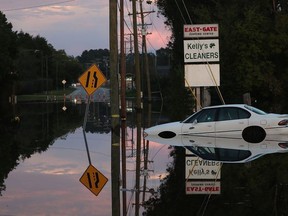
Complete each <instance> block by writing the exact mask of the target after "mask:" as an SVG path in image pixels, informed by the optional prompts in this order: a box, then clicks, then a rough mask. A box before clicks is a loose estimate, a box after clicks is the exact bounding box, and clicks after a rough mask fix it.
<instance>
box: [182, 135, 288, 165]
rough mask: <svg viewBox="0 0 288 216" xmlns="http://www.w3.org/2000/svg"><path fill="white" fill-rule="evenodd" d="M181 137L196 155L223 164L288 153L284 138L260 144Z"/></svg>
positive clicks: (237, 140)
mask: <svg viewBox="0 0 288 216" xmlns="http://www.w3.org/2000/svg"><path fill="white" fill-rule="evenodd" d="M181 137H182V138H181V139H182V143H183V145H184V146H185V147H186V148H187V149H188V150H189V151H191V152H192V153H194V154H195V155H197V156H199V157H201V158H202V159H205V160H213V161H220V162H223V163H246V162H250V161H252V160H255V159H257V158H259V157H261V156H264V155H266V154H273V153H288V138H287V137H283V136H279V137H274V138H276V139H275V140H274V139H271V140H269V139H265V140H263V141H261V142H259V143H248V142H246V141H245V140H243V139H233V138H207V137H197V136H181Z"/></svg>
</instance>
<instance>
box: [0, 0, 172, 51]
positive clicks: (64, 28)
mask: <svg viewBox="0 0 288 216" xmlns="http://www.w3.org/2000/svg"><path fill="white" fill-rule="evenodd" d="M124 6H125V21H126V23H127V26H128V27H127V26H126V29H125V34H127V38H126V41H127V43H128V41H129V36H128V34H129V33H131V31H130V30H132V29H133V28H132V16H131V15H130V16H129V15H128V14H129V13H130V14H131V13H132V10H131V1H129V0H124ZM138 6H139V5H138V3H137V7H138ZM0 8H1V11H2V12H3V13H4V14H5V15H6V17H7V19H8V22H11V23H12V25H13V30H14V31H21V30H22V31H23V32H25V33H29V34H31V35H33V36H36V35H40V36H41V37H44V38H46V39H47V41H48V43H50V44H52V46H53V47H54V48H55V49H57V50H59V49H64V50H65V51H66V53H67V54H68V55H72V56H78V55H81V53H82V52H83V51H84V50H89V49H104V48H108V49H109V1H107V0H97V1H91V0H42V1H34V0H21V1H17V0H1V2H0ZM137 11H139V9H137ZM143 11H155V12H154V13H150V14H149V15H147V16H145V23H147V24H149V25H147V26H148V33H149V34H148V36H147V40H148V42H147V46H148V51H149V52H155V50H157V49H159V48H161V47H166V44H167V41H168V40H169V37H170V31H169V29H167V27H165V24H164V18H163V17H162V16H161V15H160V14H159V13H158V9H157V7H156V5H155V3H154V2H152V4H147V3H146V1H143ZM118 15H119V14H118ZM150 33H151V34H150ZM128 44H129V43H128Z"/></svg>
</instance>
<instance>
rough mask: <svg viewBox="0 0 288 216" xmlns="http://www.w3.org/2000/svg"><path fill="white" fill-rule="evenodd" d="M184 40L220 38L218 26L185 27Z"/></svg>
mask: <svg viewBox="0 0 288 216" xmlns="http://www.w3.org/2000/svg"><path fill="white" fill-rule="evenodd" d="M183 30H184V38H204V37H206V38H207V37H218V36H219V28H218V24H200V25H184V29H183Z"/></svg>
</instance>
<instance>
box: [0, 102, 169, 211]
mask: <svg viewBox="0 0 288 216" xmlns="http://www.w3.org/2000/svg"><path fill="white" fill-rule="evenodd" d="M64 106H65V108H66V110H65V111H64V110H63V107H64ZM85 108H86V104H85V103H82V104H73V103H66V104H64V103H63V102H48V103H18V104H15V105H13V106H12V105H11V104H10V105H9V107H7V109H4V110H3V113H2V115H1V116H3V117H2V119H1V134H0V136H1V137H0V139H1V142H0V158H1V159H0V194H1V196H0V215H1V216H4V215H5V216H7V215H9V216H14V215H15V216H16V215H17V216H26V215H27V216H31V215H39V216H40V215H41V216H42V215H99V216H100V215H101V216H106V215H107V216H108V215H111V132H110V127H109V125H110V121H109V117H108V116H109V112H110V111H109V109H110V107H109V104H107V103H103V102H101V103H91V104H90V106H89V115H88V122H87V125H86V131H85V134H86V136H87V144H88V146H89V154H90V157H91V163H92V165H93V166H94V167H95V168H96V169H97V170H98V171H100V172H101V173H102V174H103V175H104V176H105V177H107V178H108V183H107V184H106V185H104V187H103V189H102V190H101V192H100V193H99V194H98V196H95V195H94V194H93V193H92V192H91V191H90V190H88V189H87V188H86V187H85V186H84V185H83V184H82V183H81V182H80V181H79V179H80V177H81V176H82V175H83V173H84V172H85V170H86V169H87V167H88V165H89V162H88V157H87V151H86V148H85V142H84V135H83V127H82V126H83V120H84V113H85ZM5 110H6V113H4V112H5ZM11 110H12V113H11ZM8 111H9V112H8ZM129 115H130V117H129V116H128V120H127V123H128V128H127V152H126V154H127V158H126V160H127V188H128V189H129V188H131V189H132V188H133V187H134V185H135V171H134V170H135V145H136V144H135V142H136V141H135V140H136V139H135V138H136V136H135V133H136V132H135V131H136V129H135V128H134V125H135V122H134V120H133V119H134V118H133V115H132V114H129ZM156 118H157V116H156ZM134 130H135V131H134ZM169 152H170V150H169V149H168V146H163V145H161V144H157V143H153V144H151V145H150V151H149V158H150V160H153V163H149V169H150V170H151V172H150V173H149V178H148V183H147V187H148V188H153V189H155V190H157V187H158V186H159V183H160V180H161V179H162V178H163V177H164V176H165V175H166V168H167V164H168V163H169V162H170V161H171V158H169ZM152 170H153V172H152ZM146 197H147V198H149V195H148V194H147V195H146ZM127 199H128V204H129V207H128V213H129V215H133V214H134V211H135V209H134V205H133V203H134V198H133V196H132V193H129V192H127Z"/></svg>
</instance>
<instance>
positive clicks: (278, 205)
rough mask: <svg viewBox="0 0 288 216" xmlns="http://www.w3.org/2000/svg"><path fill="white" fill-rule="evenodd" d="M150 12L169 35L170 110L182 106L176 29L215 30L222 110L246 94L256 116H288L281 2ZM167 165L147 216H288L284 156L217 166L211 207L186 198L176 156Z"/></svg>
mask: <svg viewBox="0 0 288 216" xmlns="http://www.w3.org/2000/svg"><path fill="white" fill-rule="evenodd" d="M157 5H158V8H159V9H160V11H161V13H162V14H163V15H164V16H165V17H166V22H165V23H166V24H167V25H168V26H169V28H170V29H171V30H172V37H171V42H170V47H169V48H170V49H171V50H172V53H171V66H172V74H171V75H170V77H169V78H170V80H168V81H166V82H167V83H169V84H168V85H169V89H172V91H168V92H169V95H170V96H171V97H172V98H171V99H169V102H170V103H169V104H170V105H171V104H173V102H174V104H175V103H176V104H181V105H182V104H183V106H187V104H185V103H183V101H181V99H180V98H181V97H179V95H181V96H185V93H184V91H182V90H181V89H183V79H184V77H183V76H184V75H183V74H184V72H183V70H184V69H183V68H184V62H183V25H184V24H187V23H191V22H193V23H194V24H207V23H218V24H219V33H220V35H219V40H220V65H221V72H220V73H221V87H220V88H221V92H222V94H223V96H224V99H225V101H226V103H242V102H243V99H242V95H243V94H244V93H246V92H250V93H251V95H252V98H253V101H254V103H255V101H256V100H257V106H258V107H259V108H263V109H265V110H267V111H271V112H285V113H287V110H288V102H287V98H288V91H287V90H288V87H287V82H288V61H287V59H288V56H287V55H288V51H287V50H288V13H287V12H288V2H287V0H283V1H269V0H264V1H263V0H253V1H251V0H241V1H238V0H224V1H223V0H221V1H217V0H216V1H215V0H204V1H203V0H192V1H190V0H184V1H182V2H181V1H167V0H158V1H157ZM187 11H189V16H188V15H187V13H186V12H187ZM190 18H191V19H192V20H191V21H190ZM166 90H168V89H166ZM213 101H216V100H215V99H213ZM172 106H173V105H171V107H172ZM173 109H174V111H175V110H177V108H175V107H173ZM178 113H179V112H178ZM180 113H181V112H180ZM174 153H175V154H174ZM173 157H174V162H173V164H172V166H169V167H168V169H167V171H168V173H169V174H168V176H167V177H166V178H165V179H164V180H163V182H162V183H161V186H160V188H159V193H160V194H158V195H157V196H153V197H151V199H149V200H148V201H147V202H146V215H147V216H149V215H151V216H152V215H153V216H154V215H239V216H240V215H241V216H242V215H267V216H270V215H280V214H281V215H287V207H286V206H287V182H288V173H287V169H286V168H285V167H287V155H276V154H274V155H269V156H264V157H262V158H261V159H257V160H255V161H253V162H252V163H250V164H238V165H237V164H230V165H229V164H225V165H223V167H222V171H221V190H222V191H221V195H217V196H216V195H215V196H211V198H210V199H208V197H207V196H202V195H197V196H196V195H195V196H187V195H185V192H184V187H185V185H184V184H185V178H184V174H183V172H184V164H183V162H180V161H183V160H184V154H183V152H181V151H180V150H179V149H178V148H175V151H173ZM207 200H209V202H207Z"/></svg>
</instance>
